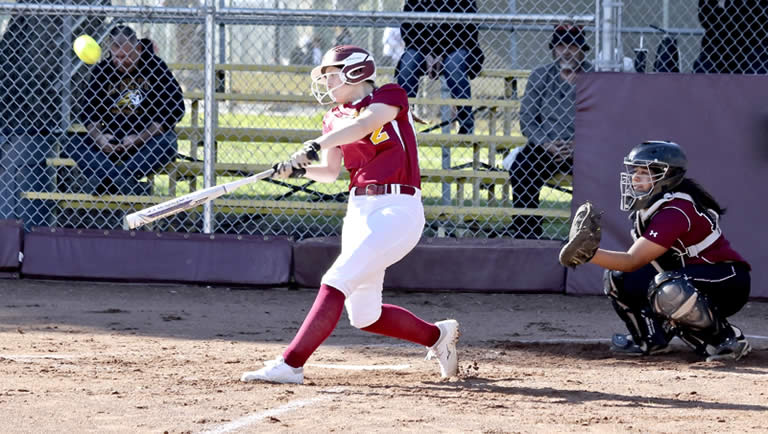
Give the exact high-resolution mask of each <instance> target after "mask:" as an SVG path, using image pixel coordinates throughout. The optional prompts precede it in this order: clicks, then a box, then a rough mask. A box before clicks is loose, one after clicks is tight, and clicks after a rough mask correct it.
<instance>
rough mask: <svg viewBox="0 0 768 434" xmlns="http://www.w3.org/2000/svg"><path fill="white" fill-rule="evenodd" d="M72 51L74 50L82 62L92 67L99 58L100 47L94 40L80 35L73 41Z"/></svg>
mask: <svg viewBox="0 0 768 434" xmlns="http://www.w3.org/2000/svg"><path fill="white" fill-rule="evenodd" d="M72 49H73V50H75V54H77V57H79V58H80V60H82V61H83V62H85V63H87V64H89V65H93V64H94V63H96V62H98V61H99V59H100V58H101V47H100V46H99V43H98V42H96V40H95V39H93V38H92V37H90V36H88V35H80V36H78V37H77V39H75V43H74V44H73V45H72Z"/></svg>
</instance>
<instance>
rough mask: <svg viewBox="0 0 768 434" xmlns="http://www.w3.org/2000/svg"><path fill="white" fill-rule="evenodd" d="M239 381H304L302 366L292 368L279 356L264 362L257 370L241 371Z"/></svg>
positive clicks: (295, 382)
mask: <svg viewBox="0 0 768 434" xmlns="http://www.w3.org/2000/svg"><path fill="white" fill-rule="evenodd" d="M240 381H243V382H249V381H269V382H271V383H293V384H302V383H304V368H294V367H292V366H290V365H288V364H287V363H285V360H283V357H282V356H280V357H278V358H276V359H275V360H270V361H267V362H264V367H263V368H261V369H259V370H258V371H250V372H245V373H243V376H242V377H240Z"/></svg>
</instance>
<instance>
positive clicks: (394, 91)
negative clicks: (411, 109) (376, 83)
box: [371, 83, 408, 114]
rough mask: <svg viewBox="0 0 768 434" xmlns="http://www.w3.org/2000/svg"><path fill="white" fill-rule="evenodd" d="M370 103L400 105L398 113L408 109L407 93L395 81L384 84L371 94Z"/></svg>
mask: <svg viewBox="0 0 768 434" xmlns="http://www.w3.org/2000/svg"><path fill="white" fill-rule="evenodd" d="M371 104H386V105H391V106H394V107H400V114H404V113H406V112H407V111H408V94H407V93H406V92H405V89H403V88H402V87H400V86H399V85H397V84H395V83H389V84H385V85H384V86H381V87H380V88H379V89H378V92H375V93H374V94H373V98H371Z"/></svg>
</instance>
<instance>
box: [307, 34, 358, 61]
mask: <svg viewBox="0 0 768 434" xmlns="http://www.w3.org/2000/svg"><path fill="white" fill-rule="evenodd" d="M333 45H334V46H337V47H338V46H340V45H352V33H351V32H350V31H349V29H347V28H346V27H337V28H336V37H335V38H334V43H333ZM320 58H321V60H322V53H321V54H320ZM315 63H320V62H315Z"/></svg>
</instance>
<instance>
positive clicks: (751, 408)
mask: <svg viewBox="0 0 768 434" xmlns="http://www.w3.org/2000/svg"><path fill="white" fill-rule="evenodd" d="M314 293H315V292H314V291H311V290H299V291H292V290H286V289H275V290H230V289H226V288H202V287H190V286H158V285H118V284H94V283H82V282H42V281H28V280H24V281H14V280H4V281H0V431H2V432H4V433H8V432H35V433H39V432H101V433H103V432H151V433H162V432H165V431H167V432H216V433H225V432H359V433H369V432H483V433H502V432H504V433H506V432H674V433H680V432H696V433H701V432H765V430H766V426H768V425H767V424H768V422H766V421H767V419H766V414H768V351H766V349H768V339H766V338H765V336H768V324H767V323H766V321H765V319H766V317H768V304H767V303H754V302H753V303H750V304H749V305H748V306H747V307H746V308H745V309H744V310H743V311H742V312H741V313H739V314H738V315H737V316H736V317H734V318H733V322H734V323H735V324H738V325H740V326H742V327H743V328H744V330H745V332H746V333H747V335H748V336H752V338H751V342H752V343H753V346H754V347H755V350H754V351H753V353H752V354H750V355H749V356H748V357H747V358H745V359H744V360H742V361H740V362H736V363H733V362H713V363H706V362H702V361H700V360H698V359H697V358H696V357H695V356H694V355H693V354H692V353H691V352H690V351H688V350H687V348H686V347H683V346H682V344H680V343H677V342H676V343H675V346H674V350H675V351H673V352H672V353H670V354H666V355H663V356H656V357H651V358H630V357H623V358H622V357H619V358H616V357H613V356H612V355H611V354H610V353H609V352H608V351H607V340H606V339H605V338H606V337H607V336H609V335H610V334H611V333H613V332H614V331H618V330H620V329H621V327H620V323H619V321H618V319H616V318H615V317H614V315H613V313H612V310H611V308H610V306H609V304H608V302H607V300H605V299H604V298H602V297H567V296H562V295H512V294H469V293H397V292H389V293H386V294H385V301H387V302H390V303H394V304H399V305H402V306H404V307H407V308H408V309H410V310H412V311H413V312H415V313H417V314H418V315H420V316H422V317H424V318H426V319H429V320H435V321H437V320H440V319H444V318H447V317H452V318H456V319H458V320H459V321H460V323H461V326H462V332H463V335H462V339H461V340H460V347H459V351H460V360H461V362H460V370H461V374H460V377H459V378H458V379H454V380H453V381H440V380H439V373H438V367H437V364H436V362H434V361H425V360H424V355H425V354H426V351H425V350H424V349H423V348H421V347H419V346H416V345H412V344H407V343H402V342H399V341H395V340H393V339H389V338H384V337H379V336H374V335H370V334H367V333H364V332H361V331H359V330H356V329H354V328H352V327H350V326H349V324H348V323H347V320H346V316H344V317H342V322H341V324H340V326H339V327H338V328H337V329H336V331H335V332H334V334H333V336H331V338H330V339H329V340H328V341H327V342H326V344H325V345H324V346H322V347H321V348H320V350H319V351H318V352H317V353H316V354H315V355H314V356H313V358H312V359H310V361H309V363H310V365H309V366H307V367H306V369H305V377H306V380H305V384H304V385H300V386H297V385H274V384H244V383H240V382H239V381H238V380H239V377H240V374H241V372H242V371H245V370H252V369H254V368H258V367H260V365H261V364H260V361H261V360H266V359H270V358H272V357H274V356H275V355H277V354H279V353H280V352H281V349H282V348H283V347H284V346H285V345H286V344H287V342H288V341H289V340H290V339H291V337H292V336H293V334H294V333H295V331H296V329H297V328H298V326H299V324H300V322H301V320H302V319H303V318H304V315H305V313H306V311H307V309H308V308H309V306H310V305H311V303H312V300H313V298H314ZM363 368H367V369H363Z"/></svg>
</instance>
